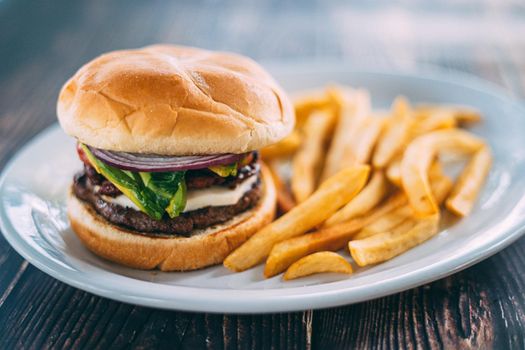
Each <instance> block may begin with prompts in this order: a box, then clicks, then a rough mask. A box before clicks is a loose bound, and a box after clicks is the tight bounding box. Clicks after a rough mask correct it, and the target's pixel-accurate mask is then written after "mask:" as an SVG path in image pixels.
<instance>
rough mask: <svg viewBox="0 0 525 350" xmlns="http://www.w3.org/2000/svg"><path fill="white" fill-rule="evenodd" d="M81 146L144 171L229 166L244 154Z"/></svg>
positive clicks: (102, 157) (115, 162) (106, 159)
mask: <svg viewBox="0 0 525 350" xmlns="http://www.w3.org/2000/svg"><path fill="white" fill-rule="evenodd" d="M83 147H85V148H88V149H89V150H90V151H91V153H92V154H93V155H94V156H95V157H97V158H98V159H100V160H102V161H103V162H104V163H106V164H108V165H111V166H114V167H116V168H119V169H123V170H130V171H146V172H159V171H163V172H165V171H183V170H192V169H202V168H207V167H215V168H217V166H219V168H220V166H226V167H231V166H232V165H233V164H235V163H236V162H238V161H239V160H241V159H242V158H244V157H245V156H246V154H234V153H226V154H213V155H204V156H178V157H175V156H161V155H156V154H138V153H127V152H115V151H106V150H102V149H98V148H95V147H88V146H86V145H83ZM219 171H220V170H219ZM219 175H220V174H219ZM226 176H227V175H226Z"/></svg>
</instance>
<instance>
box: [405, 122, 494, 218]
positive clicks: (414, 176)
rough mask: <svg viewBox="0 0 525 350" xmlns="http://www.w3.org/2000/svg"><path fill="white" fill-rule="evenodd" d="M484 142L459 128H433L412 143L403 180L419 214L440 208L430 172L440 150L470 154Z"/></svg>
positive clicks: (420, 215)
mask: <svg viewBox="0 0 525 350" xmlns="http://www.w3.org/2000/svg"><path fill="white" fill-rule="evenodd" d="M483 145H484V143H483V141H482V140H481V139H479V138H478V137H476V136H474V135H472V134H470V133H468V132H466V131H462V130H456V129H453V130H439V131H433V132H431V133H428V134H425V135H423V136H420V137H418V138H416V139H415V140H414V141H412V142H411V143H410V145H409V146H408V147H407V149H406V151H405V153H404V156H403V160H402V162H401V181H402V184H403V189H404V190H405V192H406V194H407V197H408V199H409V202H410V205H411V206H412V208H413V209H414V212H415V214H416V216H418V217H425V216H431V215H433V214H436V213H437V212H438V208H437V205H436V201H435V199H434V196H433V195H432V192H431V191H430V184H429V180H428V174H427V172H428V168H429V166H430V164H431V163H432V161H433V160H434V158H435V156H436V154H437V153H438V151H441V150H445V151H446V150H453V151H455V152H457V153H467V154H469V153H473V152H476V151H477V150H478V149H480V148H481V147H482V146H483Z"/></svg>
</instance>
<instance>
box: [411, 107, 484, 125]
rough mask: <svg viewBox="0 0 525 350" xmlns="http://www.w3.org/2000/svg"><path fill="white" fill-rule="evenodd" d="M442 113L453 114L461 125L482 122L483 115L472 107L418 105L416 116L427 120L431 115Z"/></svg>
mask: <svg viewBox="0 0 525 350" xmlns="http://www.w3.org/2000/svg"><path fill="white" fill-rule="evenodd" d="M441 112H447V113H450V114H452V115H453V116H454V118H455V119H456V121H457V123H458V124H460V125H463V124H472V123H478V122H480V121H481V120H482V118H481V113H480V112H479V111H478V110H477V109H475V108H473V107H470V106H461V105H432V104H424V105H418V106H416V108H415V114H416V116H417V117H418V118H419V117H423V118H425V117H428V116H430V115H431V114H434V113H441Z"/></svg>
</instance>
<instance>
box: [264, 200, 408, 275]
mask: <svg viewBox="0 0 525 350" xmlns="http://www.w3.org/2000/svg"><path fill="white" fill-rule="evenodd" d="M406 204H407V199H406V196H405V195H404V194H402V193H399V194H397V195H394V196H391V197H390V198H389V199H388V200H387V201H386V202H385V203H383V204H382V205H381V206H379V207H377V208H376V209H374V210H372V211H370V212H369V213H367V214H366V215H364V216H362V217H358V218H355V219H352V220H350V221H346V222H343V223H339V224H336V225H334V226H330V227H327V228H323V229H321V230H319V231H316V232H313V233H309V234H305V235H302V236H298V237H294V238H290V239H287V240H284V241H282V242H280V243H277V244H276V245H274V247H273V248H272V250H271V252H270V255H269V256H268V259H267V260H266V266H265V268H264V275H265V276H266V277H271V276H274V275H277V274H279V273H281V272H283V271H284V270H286V269H287V268H288V266H290V265H291V264H293V263H294V262H295V261H297V260H299V259H300V258H302V257H303V256H306V255H308V254H311V253H315V252H319V251H323V250H332V251H337V250H339V249H342V248H343V247H344V246H345V245H346V244H347V243H348V241H349V240H350V239H351V238H352V237H353V236H354V235H355V234H356V233H357V232H359V230H361V229H362V228H363V227H364V226H366V225H368V224H370V223H372V222H374V221H375V220H376V219H377V218H380V217H382V216H383V215H385V214H386V213H389V212H390V211H392V210H395V209H396V208H398V207H400V206H402V205H406Z"/></svg>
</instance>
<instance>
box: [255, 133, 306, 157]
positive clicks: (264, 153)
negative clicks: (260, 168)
mask: <svg viewBox="0 0 525 350" xmlns="http://www.w3.org/2000/svg"><path fill="white" fill-rule="evenodd" d="M300 146H301V135H300V134H299V131H297V130H294V131H292V133H291V134H290V135H288V136H287V137H285V138H284V139H282V140H281V141H279V142H277V143H275V144H273V145H270V146H266V147H264V148H262V149H261V151H260V152H261V158H262V159H264V160H270V159H276V158H286V157H289V156H291V155H293V154H294V153H295V152H296V151H297V150H298V149H299V147H300Z"/></svg>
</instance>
